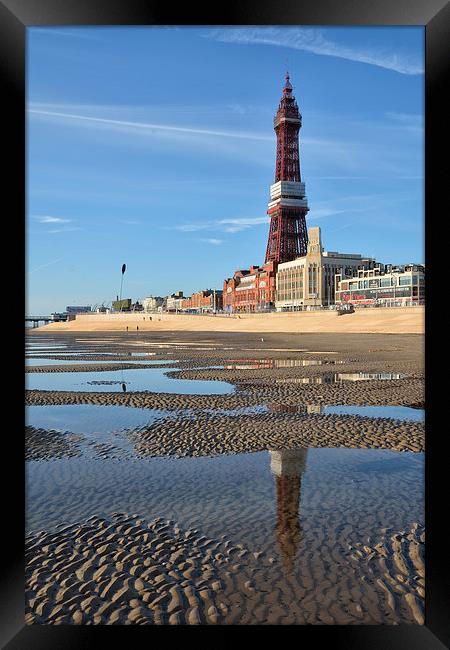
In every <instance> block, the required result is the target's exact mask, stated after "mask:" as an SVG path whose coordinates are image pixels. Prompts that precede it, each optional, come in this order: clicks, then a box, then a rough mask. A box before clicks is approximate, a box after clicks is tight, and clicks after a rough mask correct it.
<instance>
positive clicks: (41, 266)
mask: <svg viewBox="0 0 450 650" xmlns="http://www.w3.org/2000/svg"><path fill="white" fill-rule="evenodd" d="M63 259H64V258H62V257H58V259H56V260H52V261H51V262H46V264H41V265H40V266H36V267H35V268H34V269H30V270H29V271H27V273H28V274H30V273H34V272H35V271H39V270H40V269H44V268H45V267H46V266H51V265H52V264H56V263H57V262H61V261H62V260H63Z"/></svg>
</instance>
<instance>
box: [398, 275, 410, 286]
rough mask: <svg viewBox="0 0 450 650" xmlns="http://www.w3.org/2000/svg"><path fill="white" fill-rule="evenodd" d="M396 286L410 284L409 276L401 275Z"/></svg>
mask: <svg viewBox="0 0 450 650" xmlns="http://www.w3.org/2000/svg"><path fill="white" fill-rule="evenodd" d="M398 284H399V285H400V286H404V285H405V284H411V276H410V275H401V276H400V277H399V279H398Z"/></svg>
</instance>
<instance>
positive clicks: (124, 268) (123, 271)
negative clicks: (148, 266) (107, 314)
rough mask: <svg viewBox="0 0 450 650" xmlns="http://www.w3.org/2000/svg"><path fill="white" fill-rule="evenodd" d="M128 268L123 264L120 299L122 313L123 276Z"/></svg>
mask: <svg viewBox="0 0 450 650" xmlns="http://www.w3.org/2000/svg"><path fill="white" fill-rule="evenodd" d="M126 268H127V265H126V264H122V279H121V281H120V299H119V303H120V311H122V286H123V276H124V273H125V270H126Z"/></svg>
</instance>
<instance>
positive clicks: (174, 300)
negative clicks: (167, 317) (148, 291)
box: [165, 291, 184, 312]
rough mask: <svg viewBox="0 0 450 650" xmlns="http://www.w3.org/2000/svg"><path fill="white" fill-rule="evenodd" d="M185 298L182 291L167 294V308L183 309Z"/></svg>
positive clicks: (173, 309) (171, 309)
mask: <svg viewBox="0 0 450 650" xmlns="http://www.w3.org/2000/svg"><path fill="white" fill-rule="evenodd" d="M183 300H184V294H183V292H182V291H175V293H172V294H171V295H170V296H167V298H166V299H165V309H166V311H175V312H177V311H181V308H182V305H183Z"/></svg>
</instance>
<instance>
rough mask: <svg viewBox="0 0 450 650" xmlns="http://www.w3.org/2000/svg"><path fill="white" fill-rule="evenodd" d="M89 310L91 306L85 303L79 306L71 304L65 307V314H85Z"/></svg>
mask: <svg viewBox="0 0 450 650" xmlns="http://www.w3.org/2000/svg"><path fill="white" fill-rule="evenodd" d="M90 312H91V306H90V305H86V306H83V307H82V306H81V305H72V306H69V307H66V314H68V315H69V316H73V315H74V314H87V313H90Z"/></svg>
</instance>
